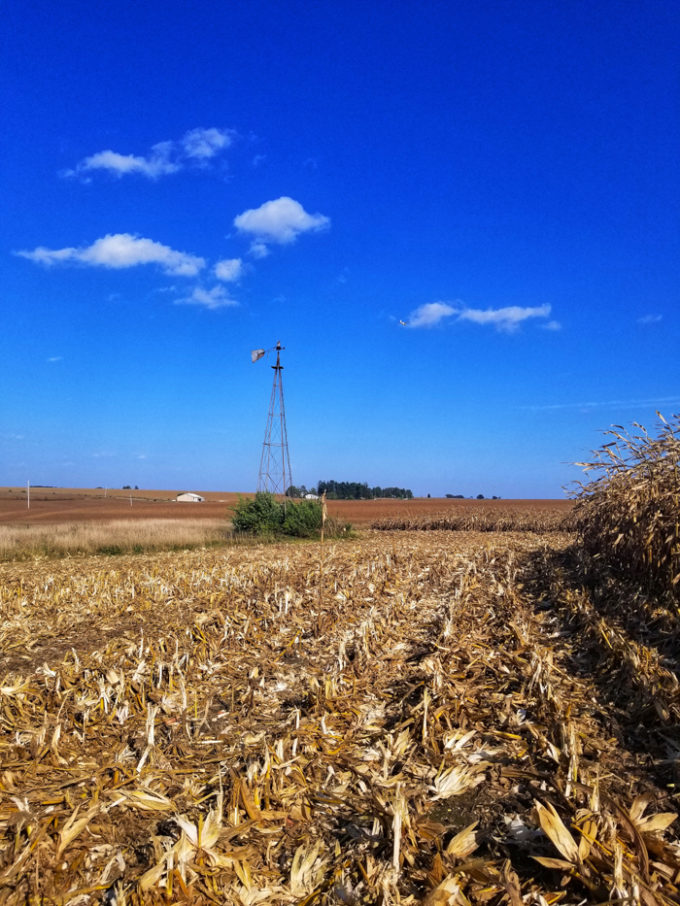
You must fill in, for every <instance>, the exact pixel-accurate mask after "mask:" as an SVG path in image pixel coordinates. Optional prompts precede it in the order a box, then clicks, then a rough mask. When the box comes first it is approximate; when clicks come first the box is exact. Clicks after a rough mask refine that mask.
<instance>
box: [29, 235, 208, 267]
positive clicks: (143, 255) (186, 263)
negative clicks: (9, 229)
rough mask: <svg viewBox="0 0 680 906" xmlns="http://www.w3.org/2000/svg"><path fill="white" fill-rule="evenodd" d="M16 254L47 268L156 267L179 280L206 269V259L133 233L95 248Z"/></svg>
mask: <svg viewBox="0 0 680 906" xmlns="http://www.w3.org/2000/svg"><path fill="white" fill-rule="evenodd" d="M15 254H17V255H19V256H20V257H22V258H28V260H29V261H34V262H36V263H37V264H42V265H45V266H46V267H51V266H52V265H55V264H81V265H87V266H89V267H105V268H111V269H116V270H120V269H123V268H129V267H137V266H138V265H140V264H156V265H158V266H159V267H160V268H161V269H162V270H163V271H164V272H165V273H166V274H174V275H176V276H178V277H195V276H196V274H197V273H198V272H199V271H200V270H201V268H203V267H204V266H205V260H204V259H203V258H199V257H197V256H196V255H189V254H187V253H186V252H178V251H176V250H175V249H172V248H170V247H169V246H167V245H163V244H162V243H160V242H155V241H154V240H153V239H145V238H143V237H141V236H133V235H131V234H130V233H110V234H108V235H107V236H104V237H102V238H101V239H97V240H95V241H94V242H93V243H92V245H88V246H85V247H80V248H73V247H68V248H63V249H48V248H45V247H44V246H38V248H35V249H33V250H32V251H20V252H16V253H15Z"/></svg>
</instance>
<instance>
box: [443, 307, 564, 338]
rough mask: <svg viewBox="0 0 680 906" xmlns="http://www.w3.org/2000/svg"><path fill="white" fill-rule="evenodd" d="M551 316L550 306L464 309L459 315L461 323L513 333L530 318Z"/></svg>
mask: <svg viewBox="0 0 680 906" xmlns="http://www.w3.org/2000/svg"><path fill="white" fill-rule="evenodd" d="M549 315H550V306H549V305H539V306H537V307H536V308H523V307H522V306H520V305H508V306H507V307H506V308H487V309H484V310H482V309H480V308H463V309H462V310H461V311H460V312H459V313H458V318H459V320H461V321H472V322H473V324H483V325H485V324H492V325H493V326H494V327H497V328H498V330H504V331H508V332H511V331H513V330H516V329H517V328H518V327H519V325H520V324H521V323H522V321H526V320H528V319H529V318H547V317H548V316H549Z"/></svg>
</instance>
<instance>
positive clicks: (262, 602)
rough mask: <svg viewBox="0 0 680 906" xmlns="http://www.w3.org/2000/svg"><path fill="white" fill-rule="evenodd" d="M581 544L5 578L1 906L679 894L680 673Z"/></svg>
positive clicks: (249, 557)
mask: <svg viewBox="0 0 680 906" xmlns="http://www.w3.org/2000/svg"><path fill="white" fill-rule="evenodd" d="M571 543H572V538H571V537H570V536H567V535H560V534H557V533H551V534H550V535H549V536H545V537H541V536H540V535H538V534H535V533H534V534H531V533H515V532H506V533H504V534H503V535H502V536H493V535H491V534H488V533H486V534H481V533H466V532H459V533H456V534H455V535H453V534H451V533H449V532H438V531H430V532H418V533H412V534H409V533H405V532H394V533H389V532H388V533H386V532H381V533H379V534H378V533H374V534H373V535H370V536H368V537H365V538H363V539H359V540H355V541H351V542H346V543H343V544H338V545H326V546H325V547H321V546H320V545H318V544H313V545H305V546H290V545H270V546H262V547H249V548H245V549H231V550H227V551H219V552H218V551H193V552H186V553H182V554H179V555H172V554H158V555H156V556H153V557H151V556H139V557H129V558H119V559H117V561H116V563H115V567H113V568H112V566H111V562H110V561H107V560H105V559H103V558H96V557H93V558H85V559H81V560H80V561H77V562H75V561H74V562H72V563H65V562H63V561H61V562H56V563H55V562H51V563H45V562H43V563H37V564H35V565H34V566H32V567H31V566H28V565H26V564H16V565H13V566H9V567H5V568H4V569H3V581H2V584H1V585H0V607H1V616H2V623H1V628H0V649H1V650H2V652H3V657H4V663H5V668H4V670H3V672H2V673H1V674H0V676H1V677H2V679H0V721H1V726H2V736H1V737H0V763H1V765H2V767H1V768H0V833H1V835H2V836H1V837H0V847H1V849H0V903H2V904H15V903H41V902H45V903H60V904H64V906H65V904H73V906H76V904H78V906H84V904H90V903H106V904H114V903H115V904H116V906H122V904H143V903H149V904H152V903H154V904H155V903H184V902H186V903H226V904H232V903H233V904H242V906H248V904H257V903H274V904H292V903H303V904H312V903H328V904H330V903H338V904H360V903H381V904H397V903H400V904H415V903H427V904H430V906H443V904H460V906H465V904H467V903H475V904H477V903H479V904H501V903H503V904H506V903H507V904H511V906H521V904H536V906H546V904H547V906H552V904H554V903H557V902H564V903H604V902H610V901H626V902H633V903H643V904H645V906H657V904H666V903H677V902H679V901H680V891H679V889H678V879H679V878H680V846H679V845H678V841H677V837H676V835H675V824H676V823H677V822H676V811H677V809H676V802H675V792H674V790H675V787H674V784H675V782H676V780H677V775H676V764H677V759H678V756H680V745H679V744H678V742H677V739H678V734H677V729H676V728H677V725H678V723H679V722H680V701H679V696H678V682H677V679H676V677H675V672H674V665H673V664H672V663H671V662H670V661H669V659H668V657H666V656H661V655H660V654H659V651H660V650H661V649H660V648H659V647H658V645H660V644H661V643H660V642H659V638H657V635H655V634H654V632H655V631H656V630H655V626H656V624H654V625H651V624H650V627H649V632H648V633H647V635H645V637H644V639H643V638H641V637H638V638H637V639H636V638H634V634H633V631H632V628H631V627H628V626H627V625H626V624H625V622H620V621H618V616H617V612H616V611H614V612H612V613H606V612H603V611H602V610H600V609H599V608H598V607H597V606H596V602H594V600H593V599H592V598H591V597H590V596H589V593H588V592H587V590H585V589H584V587H583V585H582V584H581V583H579V581H578V577H577V576H576V577H574V576H572V575H571V574H570V573H569V569H570V567H569V563H570V558H571V559H572V560H573V553H572V552H570V550H569V548H570V545H571ZM547 573H549V577H548V578H546V574H547ZM659 632H660V633H661V636H662V637H663V638H664V639H666V638H667V626H664V627H662V628H661V629H659ZM605 640H606V643H605ZM622 664H623V665H624V666H625V669H626V670H627V671H628V673H627V674H626V676H629V677H630V682H629V683H628V684H627V685H626V684H625V683H623V682H621V676H622V673H621V670H622V669H623V667H622ZM610 677H613V679H611V678H610ZM657 697H658V699H659V700H660V701H662V702H663V707H662V708H661V709H660V710H655V709H654V708H653V703H654V702H655V701H656V700H657Z"/></svg>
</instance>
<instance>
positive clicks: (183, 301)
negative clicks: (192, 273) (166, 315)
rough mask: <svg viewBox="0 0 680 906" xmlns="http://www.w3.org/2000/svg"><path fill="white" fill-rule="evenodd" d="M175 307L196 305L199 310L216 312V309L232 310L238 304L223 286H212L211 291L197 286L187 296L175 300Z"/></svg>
mask: <svg viewBox="0 0 680 906" xmlns="http://www.w3.org/2000/svg"><path fill="white" fill-rule="evenodd" d="M175 305H198V306H199V307H201V308H207V309H209V310H210V311H216V310H217V309H218V308H233V307H234V306H236V305H238V302H237V301H236V299H232V297H231V296H230V295H229V293H228V292H227V290H226V289H225V288H224V287H223V286H214V287H213V288H212V289H203V287H201V286H197V287H195V288H194V289H193V290H192V292H191V293H190V294H189V295H188V296H183V297H182V298H180V299H175Z"/></svg>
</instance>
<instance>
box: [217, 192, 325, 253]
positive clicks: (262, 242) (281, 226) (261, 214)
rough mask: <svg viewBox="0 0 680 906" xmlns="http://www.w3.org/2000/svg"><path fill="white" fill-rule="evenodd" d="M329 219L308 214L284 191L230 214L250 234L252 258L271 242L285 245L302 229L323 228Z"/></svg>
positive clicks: (305, 230)
mask: <svg viewBox="0 0 680 906" xmlns="http://www.w3.org/2000/svg"><path fill="white" fill-rule="evenodd" d="M330 223H331V221H330V218H329V217H326V216H325V215H324V214H309V213H307V211H305V209H304V208H303V207H302V205H301V204H300V202H299V201H295V199H293V198H288V197H287V196H285V195H284V196H282V197H281V198H277V199H275V200H273V201H266V202H265V203H264V204H262V205H260V207H259V208H251V209H249V210H247V211H244V212H243V213H242V214H239V215H238V216H237V217H235V218H234V226H235V227H236V229H237V230H239V231H240V232H241V233H246V234H247V235H249V236H252V237H253V243H252V245H251V247H250V253H251V254H252V255H253V256H254V257H256V258H264V257H265V256H266V255H267V253H268V251H269V249H268V246H269V244H271V243H275V244H276V245H288V244H290V243H291V242H295V240H296V239H297V237H298V236H300V235H302V234H303V233H315V232H318V231H319V230H324V229H327V228H328V227H329V226H330Z"/></svg>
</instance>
